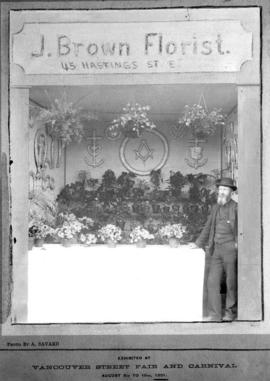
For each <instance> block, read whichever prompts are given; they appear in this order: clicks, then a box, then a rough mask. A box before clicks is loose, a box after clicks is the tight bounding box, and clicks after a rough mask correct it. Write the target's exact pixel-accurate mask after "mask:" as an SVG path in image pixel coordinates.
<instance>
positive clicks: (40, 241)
mask: <svg viewBox="0 0 270 381" xmlns="http://www.w3.org/2000/svg"><path fill="white" fill-rule="evenodd" d="M34 244H35V246H36V247H42V246H43V245H44V239H43V238H35V240H34Z"/></svg>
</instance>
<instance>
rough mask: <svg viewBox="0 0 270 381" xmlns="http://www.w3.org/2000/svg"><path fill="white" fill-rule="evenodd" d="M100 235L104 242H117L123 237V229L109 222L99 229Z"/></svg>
mask: <svg viewBox="0 0 270 381" xmlns="http://www.w3.org/2000/svg"><path fill="white" fill-rule="evenodd" d="M98 236H99V237H100V239H101V240H102V241H103V242H106V241H112V242H115V243H116V242H118V241H121V239H122V229H121V228H119V227H118V226H115V225H113V224H108V225H105V226H103V227H102V228H101V229H99V230H98Z"/></svg>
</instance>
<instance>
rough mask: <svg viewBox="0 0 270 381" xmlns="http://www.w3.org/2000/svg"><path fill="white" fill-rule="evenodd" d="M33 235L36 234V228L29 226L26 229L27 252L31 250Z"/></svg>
mask: <svg viewBox="0 0 270 381" xmlns="http://www.w3.org/2000/svg"><path fill="white" fill-rule="evenodd" d="M35 233H36V227H35V226H33V225H32V226H29V228H28V250H29V251H30V250H32V249H33V246H34V240H35Z"/></svg>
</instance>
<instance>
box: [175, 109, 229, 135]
mask: <svg viewBox="0 0 270 381" xmlns="http://www.w3.org/2000/svg"><path fill="white" fill-rule="evenodd" d="M224 121H225V115H224V114H223V113H222V112H221V109H216V108H215V109H213V110H212V111H211V112H209V111H208V110H207V109H206V107H204V106H202V105H200V104H194V105H193V106H188V105H186V106H185V110H184V112H183V116H182V117H181V118H180V119H179V121H178V123H179V125H182V124H184V125H185V126H186V127H187V128H188V129H190V131H191V135H192V137H193V139H194V140H204V139H206V138H207V137H208V136H210V135H213V134H214V133H215V132H216V129H217V128H218V127H220V126H222V125H224V124H225V122H224Z"/></svg>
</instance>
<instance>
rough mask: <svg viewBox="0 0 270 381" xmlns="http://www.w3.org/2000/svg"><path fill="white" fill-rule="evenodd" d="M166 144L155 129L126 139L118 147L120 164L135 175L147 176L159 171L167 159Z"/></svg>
mask: <svg viewBox="0 0 270 381" xmlns="http://www.w3.org/2000/svg"><path fill="white" fill-rule="evenodd" d="M168 153H169V150H168V142H167V140H166V138H165V136H164V135H163V134H162V133H161V132H160V131H157V130H156V129H152V130H150V129H149V130H148V129H147V130H146V131H144V133H143V135H142V136H139V137H137V138H128V137H126V138H125V139H124V140H123V141H122V143H121V146H120V159H121V162H122V164H123V165H124V166H125V167H126V168H127V169H128V170H129V171H130V172H133V173H136V174H137V175H142V176H143V175H149V174H150V172H151V171H152V170H153V169H154V170H157V169H160V168H162V167H163V166H164V164H165V163H166V161H167V159H168Z"/></svg>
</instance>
